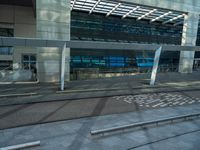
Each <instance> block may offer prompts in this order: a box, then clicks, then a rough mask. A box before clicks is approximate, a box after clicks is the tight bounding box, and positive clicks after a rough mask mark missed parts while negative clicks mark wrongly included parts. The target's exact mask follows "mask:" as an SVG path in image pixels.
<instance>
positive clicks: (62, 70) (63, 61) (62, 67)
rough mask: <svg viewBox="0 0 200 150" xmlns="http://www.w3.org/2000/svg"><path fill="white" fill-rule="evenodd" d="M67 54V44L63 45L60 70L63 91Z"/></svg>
mask: <svg viewBox="0 0 200 150" xmlns="http://www.w3.org/2000/svg"><path fill="white" fill-rule="evenodd" d="M65 54H66V43H65V44H64V45H63V47H62V50H61V68H60V90H61V91H63V90H64V88H65Z"/></svg>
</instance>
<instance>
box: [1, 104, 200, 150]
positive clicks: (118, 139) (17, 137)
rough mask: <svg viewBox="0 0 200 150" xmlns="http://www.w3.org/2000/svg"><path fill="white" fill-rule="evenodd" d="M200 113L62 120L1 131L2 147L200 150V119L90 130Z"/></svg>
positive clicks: (194, 108)
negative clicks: (96, 133) (99, 132)
mask: <svg viewBox="0 0 200 150" xmlns="http://www.w3.org/2000/svg"><path fill="white" fill-rule="evenodd" d="M196 112H200V104H196V105H190V106H179V107H167V108H160V109H152V110H145V111H137V112H130V113H123V114H113V115H105V116H98V117H91V118H83V119H75V120H68V121H60V122H54V123H46V124H38V125H32V126H25V127H18V128H12V129H5V130H0V147H4V146H9V145H14V144H21V143H25V142H32V141H37V140H40V141H41V146H39V147H34V148H30V150H31V149H32V150H55V149H59V150H66V149H70V150H94V149H95V150H106V149H109V150H127V149H137V150H148V149H160V150H167V149H170V150H177V149H185V150H190V149H192V150H198V149H199V141H200V119H195V120H190V121H184V122H178V123H173V124H165V125H161V126H158V127H151V128H145V129H137V130H133V131H128V132H124V133H120V134H115V135H110V136H103V137H98V138H96V137H92V136H91V135H90V131H91V130H94V129H102V128H109V127H115V126H120V125H126V124H129V123H134V122H140V121H149V120H152V119H161V118H163V117H171V116H176V115H183V114H188V113H196ZM148 143H151V144H148Z"/></svg>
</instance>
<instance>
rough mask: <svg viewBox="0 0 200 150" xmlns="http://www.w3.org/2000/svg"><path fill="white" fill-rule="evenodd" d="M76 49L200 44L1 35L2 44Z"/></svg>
mask: <svg viewBox="0 0 200 150" xmlns="http://www.w3.org/2000/svg"><path fill="white" fill-rule="evenodd" d="M65 43H66V47H67V48H74V49H80V50H81V49H83V50H85V49H94V50H120V51H123V50H131V51H133V50H134V51H137V50H138V51H141V50H144V51H155V50H156V49H158V48H159V47H160V46H162V51H200V46H181V45H159V44H138V43H120V42H94V41H64V40H63V41H62V40H44V39H37V38H17V37H0V46H24V47H63V45H64V44H65Z"/></svg>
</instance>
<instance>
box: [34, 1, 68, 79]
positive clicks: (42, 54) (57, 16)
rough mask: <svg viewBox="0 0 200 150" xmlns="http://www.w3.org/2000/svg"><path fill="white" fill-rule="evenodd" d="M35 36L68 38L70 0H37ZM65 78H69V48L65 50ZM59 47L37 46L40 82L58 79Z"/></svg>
mask: <svg viewBox="0 0 200 150" xmlns="http://www.w3.org/2000/svg"><path fill="white" fill-rule="evenodd" d="M36 14H37V37H38V38H42V39H60V40H70V0H48V1H47V0H46V1H45V0H37V1H36ZM65 53H66V56H67V57H66V68H65V79H66V80H69V78H70V75H69V74H70V70H69V69H70V68H69V67H70V66H69V65H70V64H69V60H70V49H67V50H66V52H65ZM60 58H61V50H60V49H59V48H38V73H39V80H40V81H41V82H52V81H53V82H57V81H59V79H60Z"/></svg>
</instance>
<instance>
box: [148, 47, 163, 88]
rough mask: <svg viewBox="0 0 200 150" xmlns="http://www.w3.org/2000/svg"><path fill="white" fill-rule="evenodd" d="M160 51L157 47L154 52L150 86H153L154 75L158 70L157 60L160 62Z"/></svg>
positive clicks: (160, 48)
mask: <svg viewBox="0 0 200 150" xmlns="http://www.w3.org/2000/svg"><path fill="white" fill-rule="evenodd" d="M161 50H162V46H161V47H159V48H158V49H157V50H156V52H155V57H154V62H153V69H152V72H151V81H150V85H155V81H156V74H157V70H158V64H159V60H160V54H161Z"/></svg>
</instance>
